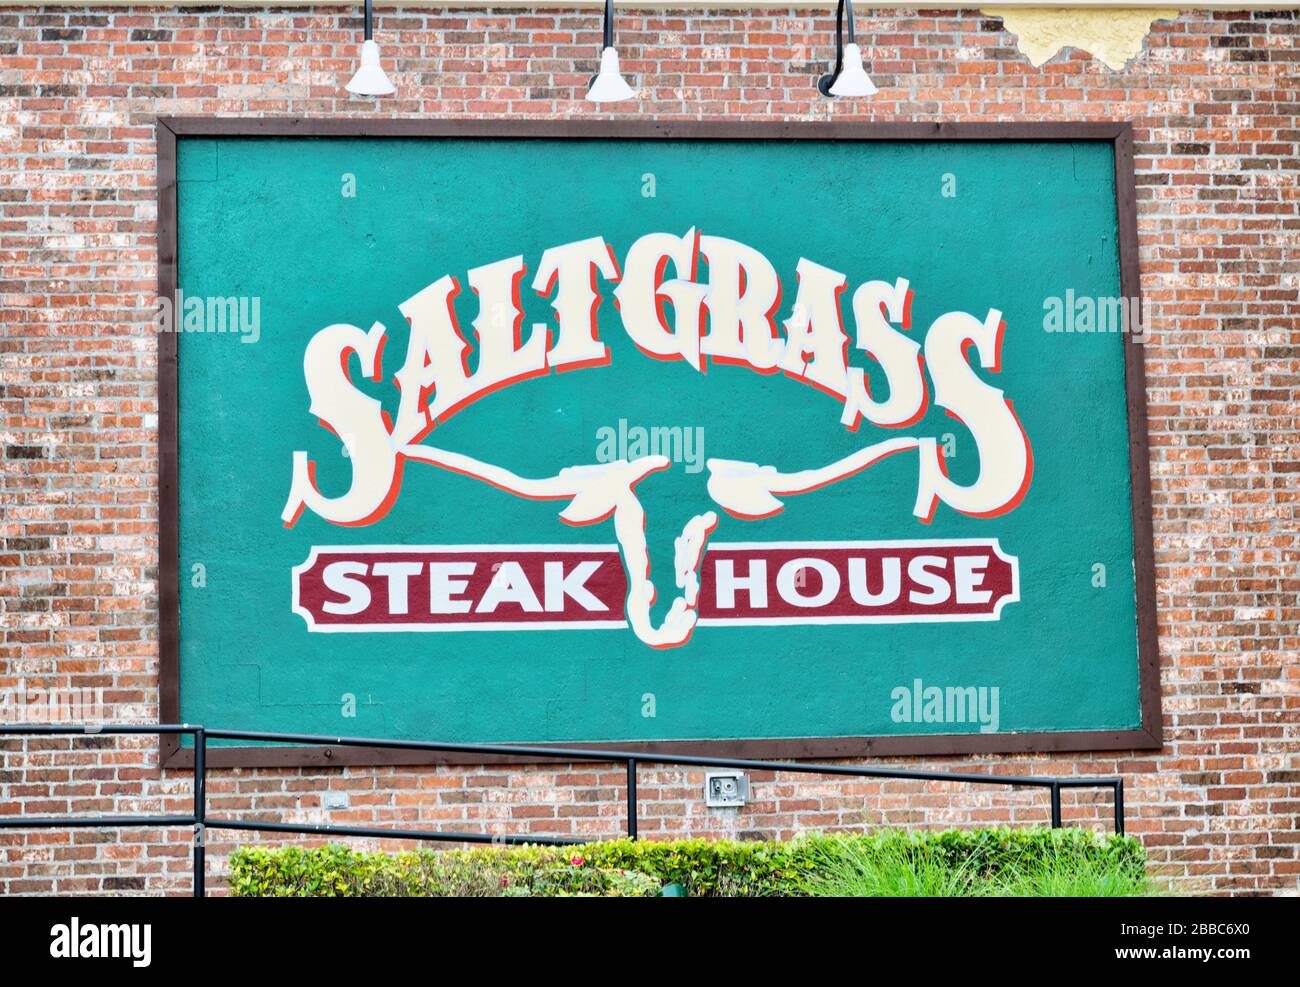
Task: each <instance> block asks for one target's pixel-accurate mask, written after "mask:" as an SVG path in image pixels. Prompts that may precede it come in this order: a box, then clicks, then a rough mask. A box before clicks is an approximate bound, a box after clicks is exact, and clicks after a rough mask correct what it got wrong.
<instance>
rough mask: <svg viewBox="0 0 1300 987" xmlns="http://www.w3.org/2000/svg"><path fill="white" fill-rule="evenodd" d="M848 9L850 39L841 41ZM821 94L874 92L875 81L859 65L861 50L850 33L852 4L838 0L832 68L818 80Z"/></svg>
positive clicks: (834, 95) (862, 93)
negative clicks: (833, 67) (845, 12)
mask: <svg viewBox="0 0 1300 987" xmlns="http://www.w3.org/2000/svg"><path fill="white" fill-rule="evenodd" d="M846 7H847V8H848V13H849V43H848V44H847V45H846V44H845V43H844V11H845V8H846ZM817 89H818V90H819V91H820V92H821V94H822V95H823V96H828V97H830V98H832V99H833V98H834V97H836V96H874V95H875V94H876V84H875V83H874V82H872V81H871V77H870V76H869V75H867V70H866V69H865V68H863V67H862V50H861V49H860V48H859V47H858V45H857V40H856V39H855V38H854V36H853V4H852V3H851V2H850V0H840V2H839V6H838V7H837V8H836V9H835V70H834V71H833V72H831V73H830V74H829V75H824V76H822V77H821V78H820V79H818V80H817Z"/></svg>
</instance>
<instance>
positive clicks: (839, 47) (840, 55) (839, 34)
mask: <svg viewBox="0 0 1300 987" xmlns="http://www.w3.org/2000/svg"><path fill="white" fill-rule="evenodd" d="M609 2H611V3H612V2H613V0H609ZM845 7H848V10H849V44H851V45H852V44H856V43H857V38H855V37H854V33H853V4H852V2H851V0H840V2H839V6H837V7H836V8H835V71H834V72H832V73H831V78H832V79H838V78H839V77H840V73H841V72H843V71H844V8H845Z"/></svg>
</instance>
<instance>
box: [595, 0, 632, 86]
mask: <svg viewBox="0 0 1300 987" xmlns="http://www.w3.org/2000/svg"><path fill="white" fill-rule="evenodd" d="M635 95H636V92H635V90H633V89H632V87H631V86H629V85H628V84H627V82H626V81H625V80H624V79H623V76H622V74H621V73H620V72H619V70H618V52H617V51H615V50H614V0H605V35H604V43H603V44H602V45H601V49H600V71H599V72H598V73H596V74H595V75H593V76H592V77H591V84H590V85H589V86H588V87H587V101H588V102H590V103H617V102H618V101H619V100H623V99H631V98H632V97H633V96H635Z"/></svg>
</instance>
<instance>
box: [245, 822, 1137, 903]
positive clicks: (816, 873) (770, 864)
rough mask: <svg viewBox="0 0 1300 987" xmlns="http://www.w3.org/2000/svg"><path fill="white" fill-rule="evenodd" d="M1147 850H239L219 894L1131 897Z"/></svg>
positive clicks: (983, 846) (687, 846) (944, 838)
mask: <svg viewBox="0 0 1300 987" xmlns="http://www.w3.org/2000/svg"><path fill="white" fill-rule="evenodd" d="M1145 858H1146V855H1145V852H1144V851H1143V849H1142V845H1141V844H1140V843H1139V842H1138V841H1137V840H1135V839H1133V838H1132V837H1122V836H1109V837H1107V836H1100V835H1097V834H1094V833H1091V832H1088V831H1086V830H1010V829H989V830H973V831H957V830H950V831H947V832H918V833H902V832H890V831H885V832H880V833H875V834H871V835H840V836H821V835H808V836H803V837H799V838H797V839H795V840H792V841H790V842H758V841H756V842H735V841H731V840H674V841H670V842H660V841H646V840H642V841H631V840H611V841H608V842H601V843H589V844H586V845H583V846H576V847H539V846H524V847H479V848H474V849H468V850H441V851H433V850H420V851H412V852H406V853H396V854H385V853H368V852H362V851H356V850H352V849H350V848H347V847H341V846H326V847H320V848H317V849H306V850H304V849H300V848H298V847H282V848H277V849H270V848H264V847H243V848H241V849H239V850H237V851H236V852H235V853H234V854H233V855H232V856H231V858H230V870H231V873H230V891H231V894H233V895H235V896H238V897H297V896H310V897H401V896H418V897H444V896H469V897H495V896H533V895H537V896H542V895H544V896H560V897H565V896H575V895H583V896H588V895H597V896H602V897H644V896H649V895H654V894H657V893H658V892H659V890H660V889H661V888H662V887H663V886H664V885H666V884H679V885H681V886H682V887H683V888H685V889H686V892H687V893H688V894H690V895H694V896H708V897H767V896H776V895H813V894H817V895H855V894H856V895H862V894H927V895H932V894H963V895H969V894H1035V895H1036V894H1053V893H1055V894H1071V893H1084V894H1091V893H1109V894H1137V893H1143V892H1144V891H1145V887H1146V885H1145V880H1146V878H1145V871H1144V864H1145Z"/></svg>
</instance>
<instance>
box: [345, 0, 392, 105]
mask: <svg viewBox="0 0 1300 987" xmlns="http://www.w3.org/2000/svg"><path fill="white" fill-rule="evenodd" d="M373 33H374V14H373V12H372V11H371V9H370V0H366V38H365V40H364V41H363V42H361V67H360V68H359V69H357V74H356V75H354V76H353V77H352V81H351V82H349V83H348V84H347V85H346V86H345V87H344V88H345V89H347V91H348V92H350V93H355V94H356V95H358V96H391V95H392V94H393V93H395V92H397V89H396V87H394V86H393V84H392V83H391V82H389V81H388V76H386V75H385V74H384V70H383V69H382V68H381V67H380V65H379V45H377V44H376V43H375V41H374V39H373V38H372V37H371V35H372V34H373Z"/></svg>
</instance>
